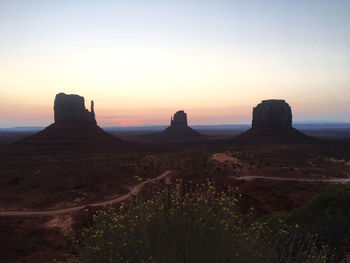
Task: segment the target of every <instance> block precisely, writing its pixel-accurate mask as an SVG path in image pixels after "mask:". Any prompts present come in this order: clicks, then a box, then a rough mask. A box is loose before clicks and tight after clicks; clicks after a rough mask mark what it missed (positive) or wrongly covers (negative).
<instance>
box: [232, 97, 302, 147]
mask: <svg viewBox="0 0 350 263" xmlns="http://www.w3.org/2000/svg"><path fill="white" fill-rule="evenodd" d="M237 139H239V140H242V141H254V142H287V141H290V142H291V141H305V140H308V139H309V137H307V136H306V135H304V134H303V133H301V132H300V131H298V130H296V129H294V128H293V127H292V110H291V107H290V106H289V104H288V103H287V102H286V101H285V100H276V99H271V100H263V101H262V102H261V103H260V104H258V105H257V106H256V107H255V108H253V120H252V128H251V129H249V130H248V131H246V132H244V133H242V134H240V135H239V136H238V137H237Z"/></svg>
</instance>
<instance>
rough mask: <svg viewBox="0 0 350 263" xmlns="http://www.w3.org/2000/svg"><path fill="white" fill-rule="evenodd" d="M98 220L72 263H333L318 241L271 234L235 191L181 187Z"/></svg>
mask: <svg viewBox="0 0 350 263" xmlns="http://www.w3.org/2000/svg"><path fill="white" fill-rule="evenodd" d="M146 196H148V198H145V197H144V198H141V197H133V198H131V199H130V200H128V202H127V204H123V205H121V206H120V208H119V209H113V208H109V209H105V210H102V211H99V212H97V213H96V214H95V215H94V216H93V224H92V226H91V227H89V228H85V229H83V230H82V234H81V238H80V239H79V241H77V259H74V260H73V259H71V260H70V261H69V262H72V263H73V262H74V263H75V262H82V263H107V262H130V263H131V262H159V263H179V262H184V263H192V262H201V263H205V262H208V263H209V262H210V263H216V262H220V263H223V262H225V263H226V262H264V263H269V262H329V261H330V259H329V258H327V253H328V249H327V247H326V246H320V247H318V246H316V243H315V242H316V238H315V236H312V235H309V234H305V233H304V232H303V231H302V230H301V229H300V228H299V227H298V226H294V227H291V226H287V225H285V224H284V223H283V222H282V221H281V222H279V223H278V224H276V225H275V226H274V229H272V228H269V227H268V226H267V224H266V223H261V222H254V216H253V213H252V211H251V212H249V213H242V212H241V209H240V208H239V205H238V204H239V198H237V195H236V194H235V193H234V192H233V191H232V190H230V189H229V190H228V191H226V192H217V191H216V189H215V187H214V186H213V184H212V183H211V182H208V183H207V184H206V185H197V186H193V187H190V188H189V186H188V185H184V184H182V183H181V182H179V183H178V184H176V185H175V186H173V187H171V188H163V189H157V188H155V189H153V190H152V191H151V192H150V193H149V194H148V195H147V194H146ZM252 210H253V209H252Z"/></svg>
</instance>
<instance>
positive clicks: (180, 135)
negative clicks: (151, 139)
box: [161, 110, 203, 140]
mask: <svg viewBox="0 0 350 263" xmlns="http://www.w3.org/2000/svg"><path fill="white" fill-rule="evenodd" d="M161 136H162V137H165V138H169V139H175V140H189V139H197V138H200V137H202V136H203V135H202V134H200V133H199V132H197V131H195V130H194V129H192V128H191V127H189V126H188V123H187V114H186V113H185V112H184V111H183V110H179V111H177V112H176V113H175V114H174V116H172V117H171V118H170V126H169V127H167V128H166V129H165V130H164V131H163V132H162V133H161Z"/></svg>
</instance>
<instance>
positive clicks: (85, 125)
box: [21, 93, 127, 149]
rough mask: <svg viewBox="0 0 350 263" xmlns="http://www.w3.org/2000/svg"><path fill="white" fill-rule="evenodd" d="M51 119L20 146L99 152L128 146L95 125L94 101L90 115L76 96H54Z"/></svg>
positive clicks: (61, 94) (80, 99) (81, 99)
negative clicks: (43, 127) (72, 148)
mask: <svg viewBox="0 0 350 263" xmlns="http://www.w3.org/2000/svg"><path fill="white" fill-rule="evenodd" d="M54 117H55V123H53V124H51V125H50V126H48V127H46V128H45V129H44V130H42V131H40V132H38V133H36V134H34V135H32V136H30V137H27V138H24V139H23V140H22V141H21V143H22V144H27V145H28V144H30V145H40V146H43V145H45V146H47V147H53V146H55V147H57V146H59V147H66V146H69V147H71V146H79V147H80V146H88V147H96V146H97V147H99V149H107V148H108V149H109V148H113V147H115V146H120V145H126V144H127V143H126V142H124V141H122V140H121V139H119V138H117V137H115V136H113V135H111V134H109V133H107V132H105V131H104V130H103V129H101V128H100V127H99V126H98V125H97V123H96V119H95V113H94V103H93V101H91V111H88V110H87V109H85V105H84V97H81V96H79V95H66V94H64V93H59V94H57V95H56V97H55V101H54ZM114 149H116V148H114Z"/></svg>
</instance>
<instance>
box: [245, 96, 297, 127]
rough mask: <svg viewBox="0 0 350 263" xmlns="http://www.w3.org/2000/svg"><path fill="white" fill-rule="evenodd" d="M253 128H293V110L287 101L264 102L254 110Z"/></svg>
mask: <svg viewBox="0 0 350 263" xmlns="http://www.w3.org/2000/svg"><path fill="white" fill-rule="evenodd" d="M252 127H253V128H256V127H260V128H263V127H266V128H267V127H292V110H291V108H290V106H289V104H288V103H286V101H285V100H263V101H262V102H261V103H260V104H258V105H257V106H256V107H255V108H254V109H253V121H252Z"/></svg>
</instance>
